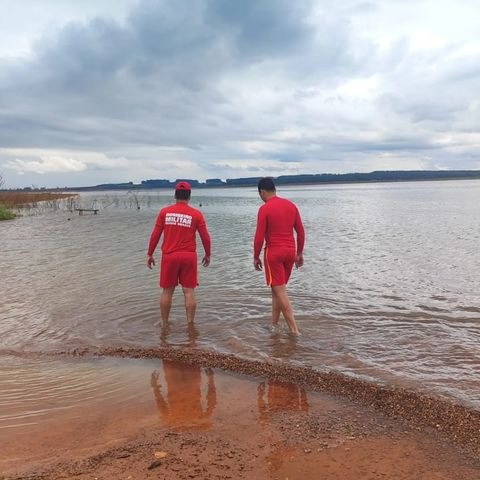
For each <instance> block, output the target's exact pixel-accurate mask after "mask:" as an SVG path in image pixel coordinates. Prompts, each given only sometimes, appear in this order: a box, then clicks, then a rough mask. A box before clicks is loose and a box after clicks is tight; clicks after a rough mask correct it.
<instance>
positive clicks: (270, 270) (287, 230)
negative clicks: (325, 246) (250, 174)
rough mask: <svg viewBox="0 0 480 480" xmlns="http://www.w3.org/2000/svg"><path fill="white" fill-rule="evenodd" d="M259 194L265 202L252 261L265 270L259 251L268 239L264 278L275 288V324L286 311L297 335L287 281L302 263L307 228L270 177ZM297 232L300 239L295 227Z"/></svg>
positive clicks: (286, 317)
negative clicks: (279, 195)
mask: <svg viewBox="0 0 480 480" xmlns="http://www.w3.org/2000/svg"><path fill="white" fill-rule="evenodd" d="M258 194H259V195H260V198H261V199H262V200H263V201H264V202H265V203H264V204H263V205H262V206H261V207H260V208H259V209H258V216H257V228H256V231H255V238H254V242H253V250H254V251H253V265H254V267H255V270H262V261H261V260H260V252H261V250H262V247H263V244H264V243H265V251H264V263H265V279H266V282H267V285H269V286H270V287H271V289H272V325H273V326H275V325H277V324H278V321H279V319H280V313H282V314H283V317H284V318H285V321H286V322H287V325H288V328H289V329H290V332H291V333H292V334H294V335H298V333H299V331H298V328H297V324H296V322H295V316H294V314H293V309H292V306H291V304H290V300H289V298H288V295H287V289H286V285H287V283H288V279H289V278H290V274H291V272H292V268H293V265H295V266H296V267H297V268H298V267H301V266H302V265H303V246H304V244H305V231H304V229H303V224H302V219H301V218H300V213H299V212H298V209H297V207H296V205H295V204H294V203H292V202H290V201H289V200H286V199H285V198H280V197H277V193H276V189H275V184H274V183H273V180H272V179H271V178H262V179H260V181H259V182H258ZM294 230H295V232H296V234H297V242H296V245H295V238H294V236H293V231H294Z"/></svg>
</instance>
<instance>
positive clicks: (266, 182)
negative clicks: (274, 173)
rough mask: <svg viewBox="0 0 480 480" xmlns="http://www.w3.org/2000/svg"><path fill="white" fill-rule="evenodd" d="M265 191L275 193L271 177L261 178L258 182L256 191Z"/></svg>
mask: <svg viewBox="0 0 480 480" xmlns="http://www.w3.org/2000/svg"><path fill="white" fill-rule="evenodd" d="M260 190H265V191H267V192H274V191H275V184H274V183H273V178H272V177H263V178H261V179H260V180H259V181H258V191H259V192H260Z"/></svg>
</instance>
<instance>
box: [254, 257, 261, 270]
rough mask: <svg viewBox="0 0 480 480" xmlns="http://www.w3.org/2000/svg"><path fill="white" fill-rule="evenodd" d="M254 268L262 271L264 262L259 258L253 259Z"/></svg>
mask: <svg viewBox="0 0 480 480" xmlns="http://www.w3.org/2000/svg"><path fill="white" fill-rule="evenodd" d="M253 266H254V267H255V270H261V269H262V261H261V260H260V259H259V258H254V259H253Z"/></svg>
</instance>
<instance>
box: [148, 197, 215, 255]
mask: <svg viewBox="0 0 480 480" xmlns="http://www.w3.org/2000/svg"><path fill="white" fill-rule="evenodd" d="M197 231H198V233H199V234H200V239H201V240H202V245H203V249H204V250H205V255H206V256H207V257H209V256H210V248H211V241H210V235H209V233H208V230H207V225H206V223H205V219H204V218H203V215H202V214H201V212H200V211H198V210H196V209H195V208H192V207H190V206H189V205H187V204H186V203H183V202H178V203H175V204H173V205H170V206H168V207H165V208H162V209H161V210H160V212H159V214H158V215H157V219H156V221H155V226H154V227H153V230H152V233H151V235H150V241H149V243H148V252H147V254H148V255H153V252H154V251H155V248H156V247H157V245H158V242H159V240H160V237H161V236H162V233H163V242H162V253H165V254H168V253H173V252H195V251H196V238H195V234H196V232H197Z"/></svg>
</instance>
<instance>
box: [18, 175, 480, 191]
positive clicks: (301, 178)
mask: <svg viewBox="0 0 480 480" xmlns="http://www.w3.org/2000/svg"><path fill="white" fill-rule="evenodd" d="M260 178H261V177H244V178H227V179H226V180H225V181H223V180H221V179H219V178H209V179H207V180H206V181H205V182H204V183H203V182H199V181H198V180H195V179H188V178H178V179H176V180H175V181H170V180H168V179H149V180H142V182H141V183H139V184H135V183H133V182H124V183H103V184H101V185H94V186H89V187H68V188H63V189H42V190H63V191H76V192H78V191H91V190H144V189H156V188H174V187H175V184H176V183H177V182H179V181H180V180H184V181H187V182H189V183H190V185H192V187H194V188H195V189H197V188H212V187H213V188H215V187H249V186H252V187H253V186H257V183H258V180H259V179H260ZM273 179H274V181H275V184H276V185H315V184H327V183H365V182H412V181H420V180H468V179H480V170H378V171H374V172H369V173H314V174H302V175H280V176H279V177H273ZM24 190H32V189H31V188H26V189H24Z"/></svg>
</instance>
